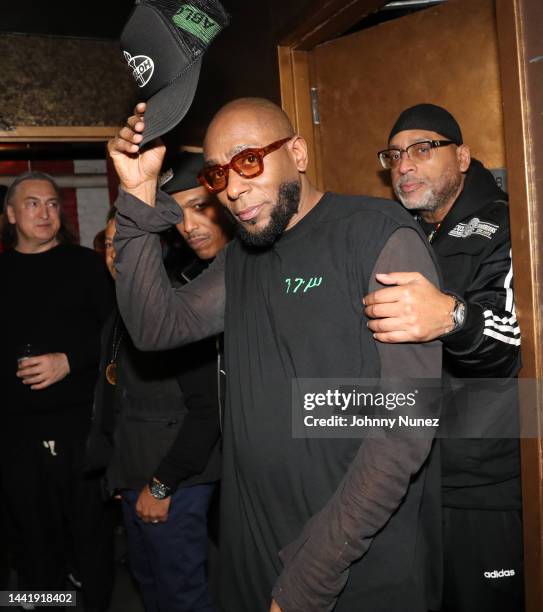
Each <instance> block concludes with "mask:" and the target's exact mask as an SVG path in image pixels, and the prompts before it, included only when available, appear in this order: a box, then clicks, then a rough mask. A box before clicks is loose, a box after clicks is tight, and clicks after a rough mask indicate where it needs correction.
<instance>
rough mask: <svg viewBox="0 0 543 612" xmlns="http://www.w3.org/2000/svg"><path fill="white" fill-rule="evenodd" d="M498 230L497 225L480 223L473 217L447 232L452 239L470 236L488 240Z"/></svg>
mask: <svg viewBox="0 0 543 612" xmlns="http://www.w3.org/2000/svg"><path fill="white" fill-rule="evenodd" d="M499 229H500V226H499V225H494V223H489V222H488V221H481V219H478V218H477V217H473V219H470V220H469V221H468V222H467V223H458V224H457V225H455V226H454V227H453V228H452V230H451V231H450V232H449V236H452V237H453V238H469V237H470V236H483V238H488V239H489V240H490V239H491V238H492V236H494V234H495V233H496V232H497V231H498V230H499Z"/></svg>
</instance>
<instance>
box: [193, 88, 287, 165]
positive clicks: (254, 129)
mask: <svg viewBox="0 0 543 612" xmlns="http://www.w3.org/2000/svg"><path fill="white" fill-rule="evenodd" d="M232 130H234V131H235V133H236V134H238V135H239V137H240V138H241V137H243V136H244V135H245V134H246V137H248V136H249V134H253V135H255V136H256V135H259V136H260V137H261V138H263V140H264V141H265V140H266V139H268V140H267V141H266V144H267V142H268V141H269V142H271V141H273V140H278V139H279V138H286V137H287V136H294V128H293V127H292V123H291V122H290V119H289V118H288V117H287V115H286V113H285V111H284V110H283V109H282V108H281V107H279V106H277V104H274V103H273V102H270V101H269V100H266V99H264V98H239V99H238V100H233V101H232V102H229V103H228V104H225V105H224V106H223V107H222V108H221V109H220V110H219V111H218V112H217V114H216V115H215V116H214V117H213V119H212V120H211V123H210V124H209V127H208V129H207V133H206V137H205V141H204V153H205V151H206V148H208V147H209V143H210V141H214V140H215V139H216V138H217V135H220V133H221V132H223V131H228V132H231V131H232ZM250 144H255V143H250Z"/></svg>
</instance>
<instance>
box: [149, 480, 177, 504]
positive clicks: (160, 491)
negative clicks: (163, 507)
mask: <svg viewBox="0 0 543 612" xmlns="http://www.w3.org/2000/svg"><path fill="white" fill-rule="evenodd" d="M149 491H150V492H151V495H152V496H153V497H154V498H155V499H166V497H170V495H171V494H172V489H171V487H168V486H167V485H165V484H164V483H163V482H160V480H158V479H157V478H155V477H153V478H151V480H150V481H149Z"/></svg>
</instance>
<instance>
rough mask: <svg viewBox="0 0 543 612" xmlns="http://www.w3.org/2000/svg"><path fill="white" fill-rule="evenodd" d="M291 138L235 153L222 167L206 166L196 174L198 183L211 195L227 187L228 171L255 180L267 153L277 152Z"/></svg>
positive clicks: (262, 168)
mask: <svg viewBox="0 0 543 612" xmlns="http://www.w3.org/2000/svg"><path fill="white" fill-rule="evenodd" d="M291 138H292V136H289V137H288V138H281V140H276V141H275V142H272V143H271V144H269V145H268V146H266V147H262V148H260V149H256V148H255V149H253V148H250V149H245V150H243V151H241V153H237V154H236V155H234V157H232V159H231V160H230V161H229V162H228V163H227V164H224V165H223V166H221V165H219V164H217V165H215V166H206V167H205V168H203V169H202V170H201V171H200V172H199V174H198V180H199V181H200V183H201V184H202V185H203V186H204V187H205V188H206V189H207V190H208V191H210V192H211V193H219V192H220V191H223V190H224V189H226V187H227V186H228V171H229V170H233V171H234V172H236V173H237V174H239V175H240V176H242V177H243V178H248V179H252V178H256V177H257V176H260V175H261V174H262V173H263V172H264V157H266V155H268V153H272V152H273V151H277V149H279V148H280V147H282V146H283V145H284V144H285V142H288V141H289V140H290V139H291Z"/></svg>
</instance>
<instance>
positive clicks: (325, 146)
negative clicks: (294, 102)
mask: <svg viewBox="0 0 543 612" xmlns="http://www.w3.org/2000/svg"><path fill="white" fill-rule="evenodd" d="M311 55H312V71H313V79H312V86H313V87H314V88H316V99H317V105H318V115H319V121H320V123H319V124H318V126H316V128H317V130H318V133H319V138H318V142H319V149H318V150H317V151H316V154H317V155H318V157H319V158H320V167H321V176H322V184H323V187H324V188H325V189H329V190H332V191H338V192H341V193H368V194H374V195H381V196H385V197H390V195H391V191H390V187H389V185H388V182H387V179H388V173H387V172H381V171H380V166H379V162H378V160H377V155H376V152H377V151H378V150H379V149H383V148H385V147H386V145H387V137H388V133H389V131H390V128H391V127H392V125H393V123H394V121H395V119H396V118H397V116H398V114H399V113H400V112H401V111H402V110H403V109H404V108H407V107H408V106H412V105H414V104H418V103H420V102H430V103H433V104H439V105H441V106H444V107H445V108H447V109H448V110H449V111H451V113H452V114H453V115H454V116H455V117H456V119H457V120H458V122H459V123H460V125H461V126H462V130H463V134H464V140H465V142H466V143H468V144H469V145H470V146H471V148H472V153H473V155H474V156H475V157H477V158H479V159H480V160H481V161H482V162H483V163H484V164H485V165H486V166H487V167H490V168H498V167H499V168H503V167H504V165H505V152H504V138H503V115H502V110H501V109H502V101H501V89H500V78H499V64H498V43H497V34H496V24H495V15H494V2H493V0H477V1H476V2H474V1H473V0H456V1H453V2H449V3H445V4H442V5H438V6H435V7H433V8H429V9H426V10H424V11H420V12H418V13H414V14H412V15H409V16H406V17H402V18H399V19H395V20H393V21H389V22H386V23H383V24H380V25H378V26H375V27H372V28H369V29H367V30H362V31H361V32H357V33H355V34H352V35H350V36H344V37H341V38H338V39H336V40H332V41H329V42H326V43H324V44H321V45H318V46H317V47H316V48H315V49H314V50H313V51H312V52H311Z"/></svg>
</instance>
